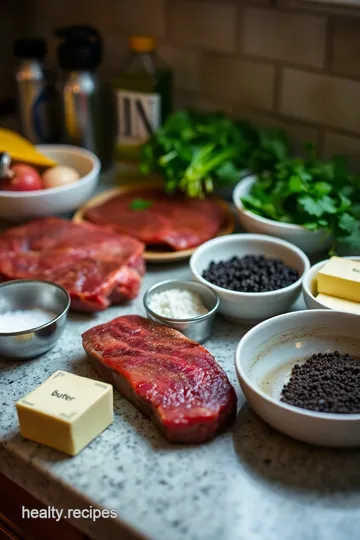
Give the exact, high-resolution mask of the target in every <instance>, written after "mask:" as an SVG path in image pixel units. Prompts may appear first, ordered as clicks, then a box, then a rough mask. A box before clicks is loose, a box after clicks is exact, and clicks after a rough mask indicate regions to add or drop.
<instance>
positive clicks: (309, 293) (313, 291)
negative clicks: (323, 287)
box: [302, 255, 360, 309]
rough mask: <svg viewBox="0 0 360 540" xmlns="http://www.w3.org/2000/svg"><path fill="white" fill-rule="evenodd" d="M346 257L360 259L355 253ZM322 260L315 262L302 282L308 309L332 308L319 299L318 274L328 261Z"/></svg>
mask: <svg viewBox="0 0 360 540" xmlns="http://www.w3.org/2000/svg"><path fill="white" fill-rule="evenodd" d="M343 258H344V259H352V260H354V261H360V257H358V256H356V255H354V256H351V257H343ZM328 260H329V259H327V260H326V261H321V262H319V263H317V264H314V266H312V267H311V268H310V269H309V270H308V271H307V272H306V274H305V276H304V279H303V284H302V290H303V294H304V300H305V304H306V306H307V308H308V309H331V308H329V307H327V306H325V305H324V304H323V303H322V302H319V300H317V298H316V295H317V287H316V276H317V274H318V272H319V270H320V268H322V267H323V266H324V264H326V263H327V262H328Z"/></svg>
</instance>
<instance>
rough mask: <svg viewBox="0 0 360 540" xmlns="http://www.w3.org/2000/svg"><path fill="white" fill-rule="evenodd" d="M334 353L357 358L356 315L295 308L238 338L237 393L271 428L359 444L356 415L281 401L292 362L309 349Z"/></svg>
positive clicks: (303, 437) (328, 442) (325, 441)
mask: <svg viewBox="0 0 360 540" xmlns="http://www.w3.org/2000/svg"><path fill="white" fill-rule="evenodd" d="M336 350H337V351H339V352H340V353H342V354H345V353H349V354H350V355H354V356H358V355H359V351H360V335H359V319H358V317H357V316H356V315H352V314H350V313H342V312H339V311H330V310H315V311H296V312H294V313H289V314H286V315H279V316H278V317H274V318H273V319H270V320H268V321H264V322H263V323H261V324H259V325H258V326H256V327H255V328H252V329H251V330H250V331H249V332H248V333H247V334H245V336H244V337H243V338H242V339H241V341H240V343H239V345H238V347H237V349H236V354H235V366H236V372H237V376H238V379H239V383H240V386H241V388H242V391H243V392H244V394H245V397H246V398H247V400H248V401H249V403H250V404H251V406H252V407H253V409H254V410H255V412H256V413H257V414H258V415H259V416H260V417H261V418H262V419H263V420H265V422H267V423H268V424H270V425H271V426H272V427H274V428H275V429H277V430H278V431H281V432H283V433H285V434H286V435H289V436H290V437H293V438H294V439H299V440H300V441H304V442H307V443H311V444H316V445H320V446H334V447H349V446H358V445H360V414H332V413H331V414H330V413H321V412H316V411H310V410H307V409H301V408H299V407H293V406H292V405H288V404H286V403H282V402H281V401H280V394H281V390H282V387H283V385H284V384H285V383H286V382H287V380H288V377H289V375H290V371H291V369H292V366H293V365H294V363H295V362H296V361H297V360H299V359H306V358H309V357H310V356H311V355H312V354H314V353H319V352H334V351H336Z"/></svg>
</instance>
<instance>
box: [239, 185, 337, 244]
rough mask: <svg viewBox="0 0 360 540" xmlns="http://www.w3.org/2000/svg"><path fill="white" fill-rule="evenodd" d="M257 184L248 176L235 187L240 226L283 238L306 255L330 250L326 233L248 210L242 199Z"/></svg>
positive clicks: (246, 229)
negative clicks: (282, 221)
mask: <svg viewBox="0 0 360 540" xmlns="http://www.w3.org/2000/svg"><path fill="white" fill-rule="evenodd" d="M255 182H256V176H248V177H247V178H244V179H243V180H241V181H240V182H239V183H238V184H237V185H236V186H235V189H234V192H233V201H234V205H235V206H236V210H237V214H238V217H239V221H240V224H241V226H242V227H243V228H244V229H245V231H249V232H252V233H260V234H269V235H270V236H276V237H277V238H282V239H283V240H287V241H288V242H291V243H292V244H295V245H296V246H298V247H299V248H300V249H302V250H303V251H305V253H317V252H320V251H325V250H327V249H329V247H330V246H331V237H330V236H329V235H328V234H327V233H326V232H325V231H322V230H320V231H309V230H308V229H305V227H302V226H301V225H295V224H292V223H281V222H280V221H274V220H272V219H268V218H264V217H262V216H258V215H257V214H254V213H253V212H250V211H249V210H246V209H245V208H244V206H243V204H242V202H241V199H242V198H243V197H247V196H248V195H249V194H250V191H251V188H252V186H253V185H254V183H255Z"/></svg>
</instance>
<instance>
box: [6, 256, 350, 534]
mask: <svg viewBox="0 0 360 540" xmlns="http://www.w3.org/2000/svg"><path fill="white" fill-rule="evenodd" d="M169 277H171V278H181V279H183V278H190V272H189V269H188V266H187V264H180V265H177V266H170V265H164V266H156V267H153V268H149V271H148V273H147V275H146V277H145V279H144V282H143V287H142V292H141V294H140V296H139V298H138V299H137V300H136V301H134V302H133V303H132V304H130V305H127V306H123V307H112V308H110V309H108V310H107V311H105V312H103V313H99V314H97V315H94V316H90V315H75V314H71V315H70V317H69V321H68V324H67V327H66V329H65V332H64V334H63V336H62V338H61V340H60V341H59V343H58V344H57V346H56V347H55V348H54V349H53V350H51V351H50V352H49V353H47V354H46V355H44V356H42V357H40V358H38V359H35V360H32V361H26V362H10V361H5V360H2V361H0V370H1V371H0V373H1V378H0V395H1V398H0V403H1V415H0V423H1V434H2V444H1V446H0V451H1V455H0V470H2V472H3V473H4V474H5V475H7V476H8V477H9V478H11V479H12V480H14V481H15V482H17V483H18V484H20V485H21V486H23V487H24V488H25V489H27V490H28V491H30V492H31V493H32V494H33V495H34V496H35V497H37V498H38V499H40V500H41V501H42V502H43V503H45V504H46V505H56V506H57V507H59V508H88V507H89V506H93V507H96V506H99V507H104V508H108V509H116V510H117V512H118V518H117V519H107V520H102V521H96V522H93V521H91V520H89V519H88V520H80V519H78V520H74V521H73V523H74V525H75V526H77V527H78V528H80V529H81V530H83V531H84V532H86V533H88V534H89V535H90V536H91V537H92V538H94V539H99V540H115V539H117V540H118V539H119V538H121V539H122V540H125V539H134V538H138V537H139V536H140V537H145V538H151V539H154V540H279V539H281V540H293V539H294V538H296V540H340V539H343V538H346V539H347V540H351V539H357V538H358V536H359V523H360V515H359V510H358V508H359V505H360V490H359V484H360V453H359V451H356V450H352V451H344V450H341V451H336V450H331V451H330V450H324V449H318V448H314V447H310V446H307V445H305V444H301V443H298V442H295V441H292V440H290V439H288V438H286V437H285V436H282V435H280V434H278V433H276V432H275V431H273V430H272V429H271V428H270V427H268V426H266V425H265V424H264V423H263V422H262V421H261V420H260V419H259V418H258V417H256V415H255V414H254V413H253V412H252V411H251V410H249V408H248V405H247V404H246V403H245V401H244V398H243V396H242V393H241V391H240V388H239V385H238V382H237V379H236V375H235V369H234V351H235V347H236V344H237V343H238V341H239V339H240V338H241V336H242V335H243V334H244V333H245V332H246V330H247V328H246V327H242V326H237V325H234V324H231V323H229V322H227V321H225V320H221V319H220V318H218V320H217V322H216V325H215V329H214V335H213V338H212V340H211V341H209V342H207V344H206V347H207V348H208V349H209V350H210V351H211V352H212V353H213V354H214V356H215V357H216V359H217V360H218V362H219V363H220V364H221V365H222V367H223V368H224V369H225V371H226V372H227V374H228V375H229V378H230V381H231V382H232V383H233V385H234V386H235V388H236V391H237V394H238V398H239V411H238V415H237V418H236V421H235V423H234V425H233V426H232V428H231V429H229V430H228V431H227V432H225V433H223V434H222V435H220V436H218V437H217V438H216V439H215V440H214V441H212V442H210V443H208V444H204V445H200V446H197V447H191V446H171V445H170V444H168V443H167V442H166V441H165V440H164V439H163V438H162V436H161V435H160V434H159V433H158V431H157V430H156V429H155V427H154V426H153V425H152V424H151V422H150V421H149V420H147V419H146V418H144V417H143V416H142V415H141V414H140V413H139V412H138V411H137V410H136V409H135V408H134V407H133V406H132V405H131V404H130V403H128V402H127V401H126V400H125V399H124V398H122V397H121V396H120V395H119V394H118V393H117V392H116V391H115V395H114V407H115V421H114V423H113V425H111V426H110V427H109V428H108V429H107V430H106V431H105V432H104V433H103V434H102V435H100V436H99V437H98V438H97V439H96V440H94V441H93V442H92V443H91V444H90V445H89V446H88V447H87V448H85V449H84V450H83V451H82V452H81V453H80V454H79V455H78V456H76V457H67V456H65V455H64V454H61V453H60V452H57V451H55V450H52V449H49V448H46V447H43V446H40V445H38V444H35V443H33V442H31V441H27V440H24V439H23V438H22V437H21V436H20V435H19V431H18V422H17V416H16V411H15V402H16V400H17V399H19V398H20V397H21V396H23V395H24V394H26V393H28V392H29V391H31V390H32V389H33V388H35V387H36V386H38V385H39V384H40V383H41V382H43V381H44V380H45V379H46V378H47V377H48V376H49V375H50V374H51V373H53V372H54V371H55V370H57V369H63V370H68V371H71V372H73V373H76V374H78V375H84V376H87V377H92V378H99V375H98V374H97V373H96V372H95V371H94V370H93V369H92V368H91V366H90V365H89V362H88V360H87V359H86V356H85V354H84V352H83V349H82V345H81V338H80V334H81V333H82V332H83V331H85V330H86V329H87V328H89V327H91V326H93V325H95V324H98V323H100V322H105V321H107V320H110V319H111V318H113V317H115V316H118V315H122V314H125V313H143V307H142V296H143V293H144V291H145V290H146V288H147V287H149V286H150V285H152V284H153V283H156V282H157V281H160V280H162V279H165V278H169ZM301 302H302V301H300V302H299V304H298V305H297V306H296V307H297V308H300V309H301V308H302V303H301ZM295 531H296V532H295Z"/></svg>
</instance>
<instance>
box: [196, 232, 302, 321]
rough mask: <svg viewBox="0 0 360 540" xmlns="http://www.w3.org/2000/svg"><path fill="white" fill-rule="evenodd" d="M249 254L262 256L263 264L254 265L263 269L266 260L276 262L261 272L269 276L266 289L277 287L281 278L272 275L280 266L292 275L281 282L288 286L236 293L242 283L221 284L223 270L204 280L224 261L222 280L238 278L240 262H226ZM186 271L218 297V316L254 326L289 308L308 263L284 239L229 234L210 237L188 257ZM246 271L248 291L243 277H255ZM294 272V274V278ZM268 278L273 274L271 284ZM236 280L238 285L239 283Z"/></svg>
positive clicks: (237, 280) (298, 251) (294, 298)
mask: <svg viewBox="0 0 360 540" xmlns="http://www.w3.org/2000/svg"><path fill="white" fill-rule="evenodd" d="M249 255H251V256H255V257H256V258H257V257H259V256H264V257H265V259H266V263H264V261H260V262H259V263H258V264H259V265H263V266H264V265H266V264H267V262H268V261H269V259H272V260H274V259H275V260H277V261H278V263H276V265H275V266H274V265H270V268H269V269H265V270H267V271H268V274H269V280H270V283H269V286H270V287H273V288H274V287H276V283H278V284H279V281H278V278H279V279H280V278H281V276H280V275H278V276H277V275H276V272H277V269H278V271H279V272H280V270H281V268H280V267H281V265H282V264H283V265H285V266H286V270H285V273H287V274H289V273H290V274H292V276H291V278H292V279H291V280H285V282H286V283H288V284H287V285H286V286H284V284H279V287H278V288H276V289H275V290H265V291H264V292H244V290H239V289H241V285H242V283H243V280H242V277H241V278H239V279H235V283H234V284H233V283H232V282H231V278H230V280H228V281H226V280H225V281H226V282H225V283H224V282H222V276H221V272H222V271H223V270H222V269H221V268H220V270H219V273H218V274H219V275H216V276H215V277H216V278H217V279H213V280H212V281H209V279H211V278H210V277H208V278H207V277H205V276H207V274H208V273H209V269H210V268H211V267H212V266H213V265H214V264H215V265H216V266H217V265H221V264H222V263H223V262H225V263H226V266H227V268H226V270H225V271H224V272H225V277H226V278H229V276H231V275H234V274H235V276H238V275H239V264H240V266H241V264H242V263H238V266H237V267H235V268H231V263H229V261H230V260H231V259H232V258H233V257H237V258H238V259H242V258H243V257H245V256H249ZM254 265H255V266H256V259H255V261H254V262H253V263H252V264H251V266H252V268H254ZM279 265H280V267H279ZM271 267H272V269H271ZM190 268H191V272H192V276H193V279H194V280H195V281H198V282H199V283H202V284H203V285H207V286H208V287H210V288H212V289H213V290H214V291H215V292H216V293H217V295H218V296H219V298H220V306H219V313H220V314H222V315H223V316H224V317H226V318H228V319H230V320H231V321H234V322H238V323H245V324H256V323H258V322H259V321H262V320H264V319H268V318H269V317H273V316H275V315H278V314H279V313H284V312H286V311H289V310H290V309H291V306H292V305H293V304H294V302H295V301H296V300H297V298H298V296H299V294H300V292H301V282H302V278H303V275H304V274H305V273H306V272H307V270H308V269H309V268H310V263H309V259H308V258H307V256H306V255H305V253H303V252H302V251H301V250H300V249H299V248H298V247H296V246H294V245H293V244H290V243H289V242H285V241H284V240H280V239H278V238H271V237H269V236H265V235H259V234H233V235H228V236H221V237H219V238H214V239H213V240H209V241H208V242H205V243H204V244H202V245H201V246H200V247H199V248H197V250H196V251H195V253H194V254H193V255H192V256H191V259H190ZM215 270H216V268H215ZM246 270H247V272H246V274H245V278H244V279H245V288H247V289H251V286H247V285H246V280H247V278H250V282H251V281H252V280H254V279H255V277H254V276H253V275H252V274H251V268H250V269H246ZM265 270H264V271H265ZM249 272H250V274H249ZM254 273H256V272H254ZM294 273H295V274H296V275H295V276H294ZM215 274H216V272H215ZM272 275H274V277H275V281H274V280H273V278H272V277H271V276H272ZM285 277H286V276H285ZM262 279H265V281H266V279H267V278H266V276H265V277H264V278H262V277H261V276H260V277H259V278H256V281H257V282H259V280H262ZM239 280H240V282H241V283H240V284H239ZM222 283H223V284H222ZM250 284H251V283H250ZM232 287H233V288H232ZM234 288H235V289H236V288H237V289H238V290H234ZM255 289H258V290H259V287H256V286H255ZM260 289H261V290H262V289H266V286H262V287H260Z"/></svg>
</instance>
